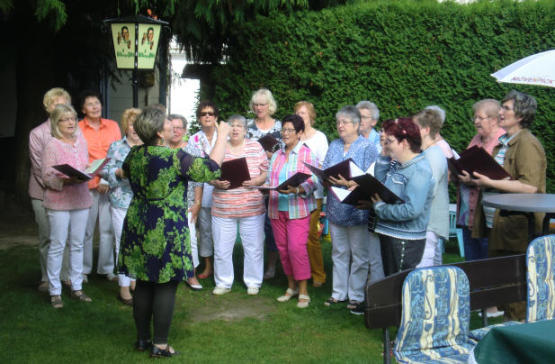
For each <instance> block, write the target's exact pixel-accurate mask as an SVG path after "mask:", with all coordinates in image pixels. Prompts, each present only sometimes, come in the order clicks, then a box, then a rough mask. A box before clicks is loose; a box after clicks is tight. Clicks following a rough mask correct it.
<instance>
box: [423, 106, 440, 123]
mask: <svg viewBox="0 0 555 364" xmlns="http://www.w3.org/2000/svg"><path fill="white" fill-rule="evenodd" d="M424 110H435V111H437V113H438V114H439V117H440V118H441V124H442V125H443V124H444V123H445V110H443V109H442V108H441V107H439V106H437V105H430V106H426V107H425V108H424Z"/></svg>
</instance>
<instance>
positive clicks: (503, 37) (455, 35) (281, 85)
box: [203, 0, 555, 192]
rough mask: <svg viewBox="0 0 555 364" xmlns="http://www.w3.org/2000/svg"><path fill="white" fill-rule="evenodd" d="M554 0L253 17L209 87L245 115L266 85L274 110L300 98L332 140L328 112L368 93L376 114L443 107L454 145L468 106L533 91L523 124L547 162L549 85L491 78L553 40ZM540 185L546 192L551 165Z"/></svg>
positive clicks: (459, 142)
mask: <svg viewBox="0 0 555 364" xmlns="http://www.w3.org/2000/svg"><path fill="white" fill-rule="evenodd" d="M554 14H555V2H554V1H553V0H544V1H532V2H529V1H525V2H519V3H518V2H513V1H501V2H479V3H475V4H471V5H459V4H455V3H442V4H439V3H436V2H414V1H397V2H390V1H377V2H373V3H364V4H357V5H351V6H342V7H337V8H332V9H326V10H323V11H319V12H309V11H307V12H300V13H296V14H295V15H294V16H285V15H274V16H272V17H271V18H265V17H260V18H258V19H257V21H255V22H251V23H247V24H244V25H243V26H241V27H238V28H236V29H235V30H234V32H233V34H232V41H231V42H230V44H229V58H228V60H227V63H226V65H225V66H220V67H217V68H215V69H214V70H213V72H212V75H211V78H212V82H211V83H212V88H211V89H210V90H204V91H203V92H208V94H212V95H213V98H214V101H216V102H217V104H218V105H219V106H221V109H222V115H223V116H227V115H229V114H231V113H235V112H242V113H244V114H247V113H248V101H249V98H250V96H251V93H252V91H253V90H256V89H258V88H259V87H267V88H269V89H270V90H272V92H273V93H274V95H275V97H276V100H277V101H278V106H279V107H278V112H277V114H276V116H277V117H278V118H281V117H283V116H284V115H286V114H289V113H291V112H292V107H293V105H294V103H295V102H297V101H299V100H309V101H311V102H313V103H314V105H315V106H316V111H317V113H318V117H317V127H318V128H319V129H321V130H322V131H324V132H325V133H327V134H328V136H329V137H332V138H335V137H336V132H335V121H334V115H335V113H336V112H337V110H338V109H339V108H340V107H342V106H344V105H347V104H355V103H356V102H358V101H359V100H365V99H368V100H371V101H373V102H375V103H376V104H377V105H378V107H379V108H380V112H381V118H380V119H381V120H386V119H390V118H395V117H399V116H404V115H411V114H413V113H415V112H417V111H419V110H420V109H421V108H423V107H424V106H426V105H430V104H437V105H440V106H442V107H444V108H445V109H446V111H447V122H446V125H445V127H444V129H443V130H442V135H443V136H444V137H445V138H446V139H447V140H448V141H449V143H450V144H451V145H452V146H453V147H454V148H456V149H457V150H462V149H464V148H465V147H466V145H467V143H468V142H469V140H470V139H471V137H472V136H473V134H474V127H473V125H472V123H471V122H470V120H471V116H472V110H471V107H472V104H473V103H474V102H476V101H478V100H480V99H483V98H497V99H501V98H502V97H503V96H504V95H505V94H506V93H507V92H508V91H509V90H510V89H513V88H514V89H518V90H520V91H523V92H527V93H529V94H532V95H534V96H535V97H536V99H537V101H538V105H539V107H538V114H537V118H536V121H535V123H534V125H533V127H532V130H533V132H534V133H535V134H536V135H537V136H538V137H539V138H540V139H541V141H542V143H543V145H544V148H545V150H546V153H547V156H548V166H553V163H554V162H555V155H554V153H553V150H554V149H555V138H554V134H555V132H554V128H552V127H551V125H550V122H551V121H552V120H553V119H554V117H555V97H554V96H555V89H550V88H544V87H531V86H522V85H510V84H498V83H496V82H495V80H494V78H493V77H491V76H490V74H491V73H493V72H494V71H496V70H499V69H500V68H502V67H504V66H506V65H508V64H510V63H512V62H514V61H516V60H518V59H520V58H523V57H525V56H528V55H530V54H533V53H537V52H539V51H543V50H547V49H551V48H555V17H554ZM548 191H550V192H555V175H554V173H553V168H548Z"/></svg>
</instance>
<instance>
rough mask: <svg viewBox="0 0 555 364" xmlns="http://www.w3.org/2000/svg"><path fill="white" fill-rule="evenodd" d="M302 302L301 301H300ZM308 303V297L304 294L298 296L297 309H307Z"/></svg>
mask: <svg viewBox="0 0 555 364" xmlns="http://www.w3.org/2000/svg"><path fill="white" fill-rule="evenodd" d="M301 300H302V301H301ZM309 303H310V296H309V295H306V294H300V295H299V302H297V307H298V308H307V307H308V304H309Z"/></svg>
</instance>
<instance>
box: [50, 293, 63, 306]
mask: <svg viewBox="0 0 555 364" xmlns="http://www.w3.org/2000/svg"><path fill="white" fill-rule="evenodd" d="M50 304H51V305H52V307H54V308H56V309H58V308H62V307H64V303H63V302H62V296H59V295H58V296H50Z"/></svg>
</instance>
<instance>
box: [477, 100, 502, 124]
mask: <svg viewBox="0 0 555 364" xmlns="http://www.w3.org/2000/svg"><path fill="white" fill-rule="evenodd" d="M499 109H501V104H500V103H499V101H497V100H495V99H483V100H480V101H477V102H476V103H475V104H474V105H472V111H473V112H474V113H475V114H476V113H477V112H478V111H480V110H483V111H484V112H485V113H486V114H487V115H488V117H490V118H495V119H496V120H499Z"/></svg>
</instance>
